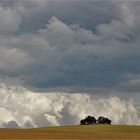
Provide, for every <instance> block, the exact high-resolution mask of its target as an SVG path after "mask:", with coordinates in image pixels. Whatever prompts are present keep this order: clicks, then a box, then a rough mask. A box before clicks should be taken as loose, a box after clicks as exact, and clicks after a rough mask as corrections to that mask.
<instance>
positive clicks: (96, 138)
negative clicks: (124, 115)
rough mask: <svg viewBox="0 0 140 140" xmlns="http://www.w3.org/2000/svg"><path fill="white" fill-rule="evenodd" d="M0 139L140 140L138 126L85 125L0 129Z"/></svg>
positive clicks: (139, 128) (139, 127)
mask: <svg viewBox="0 0 140 140" xmlns="http://www.w3.org/2000/svg"><path fill="white" fill-rule="evenodd" d="M0 139H2V140H4V139H9V140H46V139H60V140H61V139H65V140H66V139H69V140H70V139H79V140H80V139H81V140H82V139H86V140H89V139H91V140H140V126H126V125H85V126H80V125H77V126H58V127H48V128H35V129H6V128H5V129H2V128H1V129H0Z"/></svg>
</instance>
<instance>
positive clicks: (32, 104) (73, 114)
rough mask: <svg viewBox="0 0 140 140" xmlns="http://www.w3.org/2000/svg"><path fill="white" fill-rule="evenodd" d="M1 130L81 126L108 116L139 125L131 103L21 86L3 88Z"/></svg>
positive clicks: (0, 89) (0, 106)
mask: <svg viewBox="0 0 140 140" xmlns="http://www.w3.org/2000/svg"><path fill="white" fill-rule="evenodd" d="M0 114H1V117H0V127H24V128H26V127H42V126H51V125H69V124H71V125H73V124H79V121H80V119H82V118H84V117H86V116H87V115H94V116H95V117H96V118H97V117H98V116H99V115H103V116H106V117H109V118H110V119H111V120H112V123H113V124H136V125H138V124H140V118H139V116H138V110H137V108H136V107H135V106H134V104H133V102H132V101H131V100H129V101H125V100H121V99H120V98H118V97H110V98H94V96H93V97H92V96H90V95H89V94H86V93H84V94H81V93H74V94H69V93H60V92H52V93H35V92H32V91H29V90H27V89H25V88H23V87H21V86H18V87H14V86H13V87H6V86H5V85H4V84H1V85H0Z"/></svg>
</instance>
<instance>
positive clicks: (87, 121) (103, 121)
mask: <svg viewBox="0 0 140 140" xmlns="http://www.w3.org/2000/svg"><path fill="white" fill-rule="evenodd" d="M111 122H112V121H111V120H110V119H108V118H105V117H103V116H100V117H99V118H98V119H97V120H96V119H95V117H93V116H87V117H86V118H85V119H82V120H81V121H80V124H81V125H89V124H111Z"/></svg>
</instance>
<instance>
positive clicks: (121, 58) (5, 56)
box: [0, 0, 140, 127]
mask: <svg viewBox="0 0 140 140" xmlns="http://www.w3.org/2000/svg"><path fill="white" fill-rule="evenodd" d="M139 7H140V2H139V1H135V0H123V1H121V0H107V1H102V0H96V1H94V0H90V1H86V0H85V1H84V0H55V1H54V0H41V1H39V0H5V1H0V96H1V99H0V112H1V113H2V114H4V116H3V117H1V118H0V127H38V126H44V125H45V126H46V125H65V124H73V123H75V124H76V123H77V121H79V119H80V118H81V116H82V117H84V116H86V114H91V115H92V114H93V115H95V116H98V115H100V114H101V115H106V116H109V117H110V118H111V119H112V120H113V122H114V123H116V124H117V123H120V124H121V123H125V124H140V114H139V113H138V112H139V111H138V109H139V107H140V103H139V101H140V27H139V25H140V9H139ZM58 99H59V100H58ZM81 102H82V103H81ZM16 104H18V106H17V105H16ZM42 106H44V107H43V108H42ZM56 106H57V107H56ZM99 106H102V107H103V108H99ZM74 108H75V109H74ZM93 108H96V109H95V110H93ZM88 109H90V111H87V110H88ZM23 110H25V111H24V112H22V111H23ZM36 110H38V111H37V112H36ZM79 110H80V112H79ZM35 114H36V115H35ZM5 115H6V116H7V117H5ZM68 118H69V119H68Z"/></svg>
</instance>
